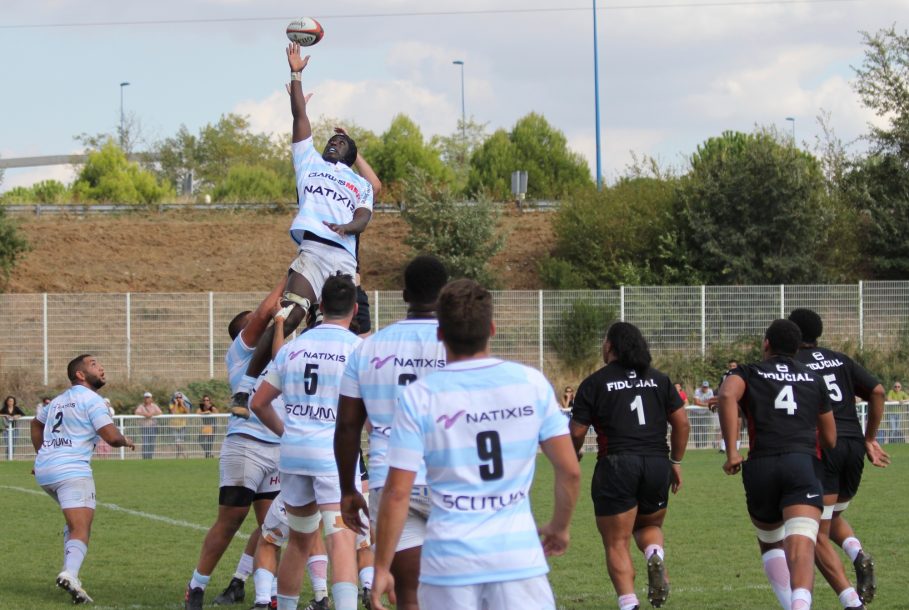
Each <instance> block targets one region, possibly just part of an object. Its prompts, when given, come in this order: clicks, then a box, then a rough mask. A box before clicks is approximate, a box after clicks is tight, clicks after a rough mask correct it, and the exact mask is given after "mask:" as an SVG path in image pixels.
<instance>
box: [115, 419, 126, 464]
mask: <svg viewBox="0 0 909 610" xmlns="http://www.w3.org/2000/svg"><path fill="white" fill-rule="evenodd" d="M117 427H118V428H120V434H123V418H122V417H118V418H117ZM120 459H121V460H125V459H126V447H120Z"/></svg>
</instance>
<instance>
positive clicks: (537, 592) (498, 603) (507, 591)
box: [417, 575, 556, 610]
mask: <svg viewBox="0 0 909 610" xmlns="http://www.w3.org/2000/svg"><path fill="white" fill-rule="evenodd" d="M417 599H418V600H419V602H420V607H421V608H445V610H503V609H507V608H534V610H537V609H539V610H555V607H556V605H555V599H554V598H553V595H552V588H551V587H550V586H549V579H547V578H546V576H545V575H543V576H535V577H533V578H525V579H523V580H506V581H504V582H490V583H482V584H477V585H458V586H452V587H446V586H444V585H429V584H425V583H422V582H421V583H420V586H419V587H418V588H417Z"/></svg>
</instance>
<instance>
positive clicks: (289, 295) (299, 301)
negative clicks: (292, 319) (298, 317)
mask: <svg viewBox="0 0 909 610" xmlns="http://www.w3.org/2000/svg"><path fill="white" fill-rule="evenodd" d="M285 303H287V304H296V305H299V306H300V307H302V308H303V312H304V313H305V312H307V311H309V306H310V302H309V299H307V298H306V297H301V296H300V295H298V294H294V293H293V292H290V291H288V292H285V293H284V294H283V295H281V304H282V305H284V304H285Z"/></svg>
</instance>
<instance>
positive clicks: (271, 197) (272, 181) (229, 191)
mask: <svg viewBox="0 0 909 610" xmlns="http://www.w3.org/2000/svg"><path fill="white" fill-rule="evenodd" d="M285 191H286V189H285V185H284V184H282V180H281V178H280V177H279V176H278V175H277V174H276V173H275V172H273V171H272V170H270V169H269V168H267V167H262V166H260V165H253V166H249V165H234V166H233V167H231V168H230V170H229V171H228V172H227V178H225V179H224V180H223V181H222V182H221V183H219V184H218V186H216V187H215V189H214V191H212V198H213V199H214V200H215V201H226V202H230V203H252V202H265V203H272V202H276V201H279V200H280V199H281V198H282V196H283V195H285V194H286V193H285Z"/></svg>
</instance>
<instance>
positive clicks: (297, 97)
mask: <svg viewBox="0 0 909 610" xmlns="http://www.w3.org/2000/svg"><path fill="white" fill-rule="evenodd" d="M287 62H288V64H289V65H290V79H291V80H290V107H291V112H292V114H293V130H292V144H291V151H292V154H293V163H294V173H295V175H296V180H297V196H298V198H299V211H298V212H297V216H296V218H294V221H293V223H292V224H291V227H290V235H291V237H292V238H293V240H294V242H295V243H296V244H297V246H298V248H299V250H298V254H297V257H296V258H295V259H294V261H293V262H292V263H291V264H290V269H289V270H288V275H287V282H286V284H285V287H284V294H283V295H282V302H281V304H282V306H292V310H291V311H290V313H289V314H288V316H287V321H286V323H285V325H284V331H285V333H288V334H289V333H291V332H292V331H293V330H294V329H296V328H297V326H298V325H299V324H300V322H301V321H303V318H304V316H305V315H306V313H307V311H309V308H310V305H311V304H312V303H315V302H316V301H317V300H318V295H320V294H321V293H322V285H323V284H324V282H325V280H326V279H327V278H328V277H329V276H330V275H332V274H335V273H339V272H340V273H342V274H346V275H350V276H351V277H353V275H354V274H355V273H356V269H357V236H358V235H359V234H360V233H362V232H363V231H364V230H365V229H366V225H367V224H369V219H370V218H371V216H372V205H373V188H372V185H371V184H370V181H369V180H367V179H366V178H364V177H363V176H360V175H359V174H357V173H356V172H355V171H353V169H352V167H351V166H352V165H353V164H354V162H355V161H356V159H357V145H356V143H355V142H354V141H353V140H352V139H351V138H350V136H348V135H347V134H346V133H335V135H333V136H332V137H331V138H330V139H329V140H328V143H327V144H326V145H325V149H324V150H323V151H322V154H321V155H320V154H319V153H318V152H317V151H316V149H315V147H314V146H313V140H312V126H311V125H310V122H309V116H307V114H306V97H305V96H304V95H303V87H302V84H301V80H302V74H303V70H304V68H306V65H307V64H308V63H309V56H308V55H307V56H306V57H300V45H298V44H296V43H291V44H289V45H288V46H287ZM367 167H368V165H367ZM376 180H377V179H376ZM273 332H274V331H273V329H269V330H268V331H266V333H265V334H264V335H263V337H262V339H261V340H260V341H259V344H258V346H257V347H256V351H255V354H254V355H253V358H252V360H251V361H250V363H249V367H248V369H247V371H246V375H245V376H244V377H243V380H242V381H241V383H240V386H239V388H238V389H237V390H236V391H235V393H234V397H233V399H232V403H233V406H235V407H238V409H236V410H232V411H231V412H232V413H234V414H236V415H239V416H241V417H242V416H246V415H247V413H246V412H245V408H246V407H247V403H248V398H249V397H248V394H249V391H250V389H251V388H252V387H253V385H254V383H255V379H256V378H257V377H258V376H259V374H261V372H262V371H263V370H264V369H265V366H266V365H267V364H268V362H269V361H270V360H271V346H272V333H273Z"/></svg>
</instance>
